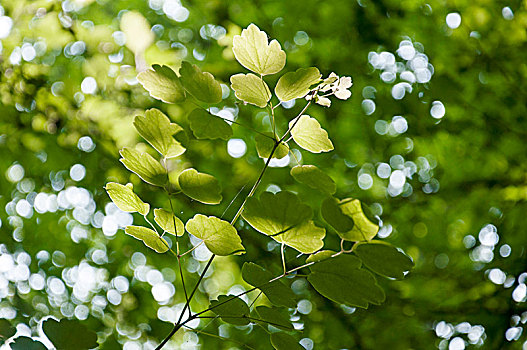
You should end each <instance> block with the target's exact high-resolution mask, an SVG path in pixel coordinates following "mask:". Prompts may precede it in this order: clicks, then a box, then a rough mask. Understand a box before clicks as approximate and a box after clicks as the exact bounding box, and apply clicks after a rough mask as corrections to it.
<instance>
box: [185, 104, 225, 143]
mask: <svg viewBox="0 0 527 350" xmlns="http://www.w3.org/2000/svg"><path fill="white" fill-rule="evenodd" d="M188 121H189V123H190V129H191V130H192V133H193V134H194V136H196V138H198V139H211V140H214V139H223V140H228V139H229V138H231V136H232V127H231V126H230V125H229V124H228V123H227V122H225V121H224V120H222V119H221V118H219V117H217V116H214V115H212V114H210V113H209V112H207V111H206V110H204V109H201V108H197V109H194V110H193V111H192V112H190V114H189V116H188Z"/></svg>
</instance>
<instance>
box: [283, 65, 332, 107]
mask: <svg viewBox="0 0 527 350" xmlns="http://www.w3.org/2000/svg"><path fill="white" fill-rule="evenodd" d="M321 77H322V74H320V71H319V70H318V69H317V68H316V67H309V68H300V69H297V71H296V72H288V73H285V74H284V75H282V76H281V77H280V79H279V80H278V83H277V84H276V87H275V88H274V92H275V94H276V97H278V98H279V99H280V101H290V100H293V99H295V98H300V97H304V96H305V95H306V94H307V93H308V92H309V91H310V87H311V86H312V85H313V84H316V83H318V82H319V81H320V78H321Z"/></svg>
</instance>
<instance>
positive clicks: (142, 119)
mask: <svg viewBox="0 0 527 350" xmlns="http://www.w3.org/2000/svg"><path fill="white" fill-rule="evenodd" d="M134 126H135V128H136V129H137V132H139V135H141V136H142V137H143V138H144V139H145V140H146V141H148V143H150V144H151V145H152V147H154V148H155V149H156V150H157V151H158V152H159V153H161V154H162V155H163V156H164V157H166V158H172V157H177V156H179V155H181V154H183V153H184V152H185V148H184V147H183V146H181V144H180V143H179V142H178V141H176V140H175V139H174V135H175V134H177V133H178V132H180V131H182V130H183V129H182V128H181V127H180V126H179V125H177V124H175V123H171V122H170V119H168V117H167V116H166V115H165V114H163V112H161V111H160V110H158V109H155V108H152V109H149V110H147V111H146V112H145V115H144V116H137V117H135V119H134Z"/></svg>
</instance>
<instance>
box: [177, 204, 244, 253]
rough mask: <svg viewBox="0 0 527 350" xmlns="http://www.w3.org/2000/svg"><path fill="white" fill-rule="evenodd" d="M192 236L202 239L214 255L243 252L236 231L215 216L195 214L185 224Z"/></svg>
mask: <svg viewBox="0 0 527 350" xmlns="http://www.w3.org/2000/svg"><path fill="white" fill-rule="evenodd" d="M185 228H186V229H187V231H188V232H189V233H190V234H192V235H193V236H195V237H197V238H199V239H201V240H203V241H204V242H205V245H206V246H207V248H209V250H210V251H211V252H212V253H214V254H216V255H221V256H225V255H231V254H236V255H240V254H244V253H245V248H244V247H243V245H242V240H241V239H240V236H239V235H238V232H237V231H236V229H235V228H234V226H232V225H231V224H229V223H228V222H227V221H225V220H221V219H219V218H217V217H215V216H209V217H207V216H205V215H201V214H196V215H195V216H194V217H193V218H192V219H190V220H189V221H187V224H186V225H185Z"/></svg>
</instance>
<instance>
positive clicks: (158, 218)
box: [154, 209, 185, 236]
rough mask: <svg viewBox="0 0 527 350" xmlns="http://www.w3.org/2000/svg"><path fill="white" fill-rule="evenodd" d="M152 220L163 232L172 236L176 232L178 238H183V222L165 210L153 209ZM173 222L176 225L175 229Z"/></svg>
mask: <svg viewBox="0 0 527 350" xmlns="http://www.w3.org/2000/svg"><path fill="white" fill-rule="evenodd" d="M154 220H155V222H157V224H158V225H159V226H160V227H161V228H162V229H163V230H164V231H165V232H168V233H171V234H173V235H175V234H176V232H177V235H178V236H183V234H184V233H185V225H184V224H183V222H182V221H181V220H180V219H179V218H178V217H177V216H175V215H173V214H172V213H171V212H169V211H166V210H165V209H154ZM174 222H175V223H176V226H175V227H174Z"/></svg>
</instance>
